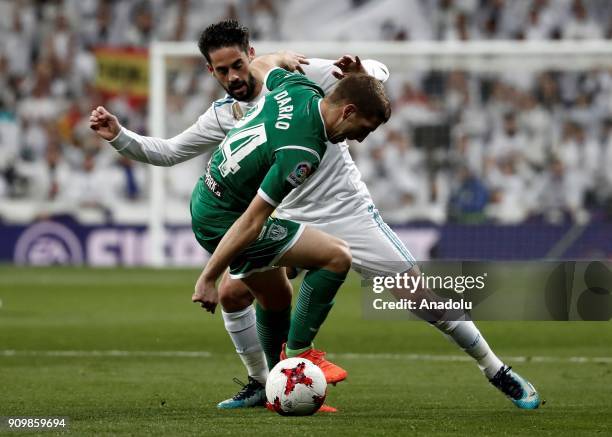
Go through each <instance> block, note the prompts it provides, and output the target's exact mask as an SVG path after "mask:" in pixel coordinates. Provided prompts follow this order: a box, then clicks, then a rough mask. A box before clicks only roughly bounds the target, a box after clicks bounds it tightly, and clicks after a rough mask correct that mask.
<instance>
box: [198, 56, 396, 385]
mask: <svg viewBox="0 0 612 437" xmlns="http://www.w3.org/2000/svg"><path fill="white" fill-rule="evenodd" d="M274 67H275V65H274V64H273V63H272V62H270V61H269V60H268V58H266V57H262V58H258V59H256V60H254V61H253V62H252V64H251V67H250V68H251V71H252V73H253V75H254V76H256V77H257V78H258V79H262V80H263V82H264V84H265V85H266V87H267V88H268V89H269V90H270V93H269V94H268V95H267V96H266V97H265V98H263V99H261V100H260V101H259V102H258V104H257V105H256V106H255V107H253V108H252V109H251V110H250V111H249V112H248V113H247V114H246V115H245V117H244V118H243V119H242V120H240V121H239V122H238V123H237V124H236V126H235V128H234V129H232V130H231V131H230V132H229V134H228V135H227V137H226V139H225V140H224V141H223V142H222V143H221V144H220V146H219V148H218V149H217V150H216V151H215V152H214V154H213V155H212V157H211V159H210V161H209V164H208V169H207V171H206V173H205V174H204V175H203V176H202V177H201V178H200V180H199V181H198V184H197V185H196V187H195V189H194V191H193V195H192V200H191V214H192V226H193V231H194V233H195V236H196V238H197V240H198V242H199V243H200V245H202V247H204V248H205V249H206V250H207V251H208V252H210V253H212V256H211V258H210V260H209V261H208V263H207V265H206V268H205V269H204V272H203V273H202V275H201V276H200V279H199V282H200V284H199V287H198V289H200V290H203V293H207V292H210V293H214V292H215V291H216V282H217V280H218V279H219V277H220V276H221V275H222V274H223V272H224V271H225V270H226V268H227V267H229V268H230V276H231V277H232V278H233V279H240V280H241V281H242V282H243V283H244V284H246V285H247V286H248V287H249V289H250V290H251V292H252V294H253V295H254V297H255V298H256V299H257V306H256V311H257V320H258V335H259V337H260V341H261V343H262V347H263V350H264V352H265V354H266V358H267V361H268V365H269V367H270V368H271V367H272V366H274V365H275V364H276V363H277V362H278V361H279V357H280V355H281V346H282V343H283V342H284V341H286V342H287V344H286V348H284V349H283V350H282V354H283V356H287V357H292V356H300V357H304V358H308V357H309V356H311V355H312V354H316V353H317V351H315V350H314V349H313V348H312V341H313V339H314V337H315V335H316V333H317V331H318V330H319V327H320V326H321V324H322V323H323V322H324V320H325V318H326V317H327V314H328V313H329V311H330V309H331V307H332V306H333V301H334V296H335V294H336V292H337V291H338V289H339V287H340V286H341V285H342V283H343V282H344V279H345V278H346V275H347V272H348V271H349V269H350V268H351V255H350V251H349V249H348V247H347V245H346V243H344V241H342V240H340V239H338V238H336V237H333V236H331V235H329V234H326V233H324V232H321V231H319V230H316V229H314V228H311V227H309V226H305V225H303V224H298V223H296V222H293V221H289V220H282V219H278V218H272V217H270V216H271V214H272V212H273V211H274V209H275V208H276V206H278V205H279V204H280V202H281V201H282V200H283V198H284V197H285V196H286V195H287V194H289V193H290V192H291V190H293V189H294V188H296V187H298V186H300V185H301V184H302V183H303V182H304V181H305V180H306V179H307V178H308V177H309V176H310V175H311V174H312V173H313V172H314V171H316V169H317V167H318V166H319V163H320V162H321V159H322V157H323V155H324V154H325V152H326V148H327V146H326V142H327V141H329V142H331V143H338V142H341V141H344V140H345V139H354V140H358V141H362V140H363V139H364V138H365V137H366V136H367V135H368V134H369V133H370V132H372V131H374V130H375V129H376V128H377V127H378V126H379V125H380V124H381V123H384V122H386V121H387V120H388V119H389V116H390V114H391V106H390V103H389V99H388V98H387V96H386V94H385V91H384V87H383V85H382V84H381V83H380V81H378V80H377V79H375V78H373V77H371V76H368V75H365V74H355V75H351V76H348V77H346V78H345V79H343V80H341V81H340V82H339V83H338V85H337V87H336V88H335V89H334V90H333V91H332V92H331V93H330V94H329V95H327V96H324V95H323V91H322V90H321V89H320V88H319V87H318V86H317V85H315V84H314V83H313V82H311V81H310V80H308V79H306V78H305V77H304V76H302V75H300V74H296V73H289V72H287V71H285V70H283V69H280V68H274ZM333 146H335V144H332V145H330V147H333ZM281 266H287V267H299V268H305V269H308V270H309V272H308V273H307V274H306V276H305V277H304V280H303V282H302V286H301V288H300V294H299V297H298V300H297V303H296V308H295V311H294V314H293V316H291V294H292V293H291V291H292V290H291V283H290V282H289V280H288V279H287V276H286V274H285V271H284V269H282V268H279V267H281ZM194 299H195V297H194ZM313 358H315V357H314V356H313ZM317 358H319V357H317ZM313 361H314V360H313ZM316 361H319V362H320V364H319V366H320V367H321V369H322V370H323V372H324V373H325V374H326V378H327V380H328V381H332V382H335V381H341V380H342V379H344V378H345V377H346V372H345V371H344V370H343V369H341V368H340V367H338V366H336V365H334V364H333V363H330V362H329V361H327V360H323V361H322V362H321V360H320V359H319V360H316Z"/></svg>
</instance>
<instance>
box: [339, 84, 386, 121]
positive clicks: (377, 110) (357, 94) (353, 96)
mask: <svg viewBox="0 0 612 437" xmlns="http://www.w3.org/2000/svg"><path fill="white" fill-rule="evenodd" d="M329 101H330V102H331V103H333V104H348V103H352V104H353V105H355V106H356V107H357V112H358V113H359V114H361V115H363V116H365V117H368V118H375V119H376V120H378V121H380V122H381V123H386V122H387V120H389V117H391V103H390V102H389V97H387V93H386V92H385V87H384V86H383V84H382V82H381V81H379V80H378V79H376V78H374V77H372V76H370V75H368V74H362V73H359V74H350V75H348V76H346V77H345V78H344V79H342V80H340V82H338V85H336V88H334V90H333V91H332V92H331V94H330V95H329Z"/></svg>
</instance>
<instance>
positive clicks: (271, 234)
mask: <svg viewBox="0 0 612 437" xmlns="http://www.w3.org/2000/svg"><path fill="white" fill-rule="evenodd" d="M266 237H267V238H269V239H270V240H272V241H280V240H283V239H284V238H285V237H287V228H286V227H284V226H282V225H279V224H277V223H272V224H271V225H270V227H269V228H268V232H267V235H266Z"/></svg>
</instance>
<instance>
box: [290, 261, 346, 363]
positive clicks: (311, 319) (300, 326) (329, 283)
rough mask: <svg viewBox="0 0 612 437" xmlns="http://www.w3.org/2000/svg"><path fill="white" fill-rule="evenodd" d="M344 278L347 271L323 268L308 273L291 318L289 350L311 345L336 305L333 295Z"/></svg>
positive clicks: (305, 347)
mask: <svg viewBox="0 0 612 437" xmlns="http://www.w3.org/2000/svg"><path fill="white" fill-rule="evenodd" d="M345 278H346V273H344V274H341V273H334V272H330V271H329V270H323V269H320V270H311V271H310V272H308V273H307V274H306V276H305V277H304V280H303V281H302V286H301V287H300V294H299V296H298V298H297V303H296V305H295V311H294V313H293V317H292V318H291V328H290V329H289V338H288V340H287V349H288V350H292V351H293V352H295V351H296V350H299V349H303V350H307V349H308V348H310V347H311V344H312V340H313V339H314V338H315V336H316V335H317V332H318V331H319V327H320V326H321V325H322V324H323V322H324V321H325V318H326V317H327V314H328V313H329V310H331V308H332V306H333V305H334V296H336V292H337V291H338V289H339V288H340V286H341V285H342V283H343V282H344V279H345Z"/></svg>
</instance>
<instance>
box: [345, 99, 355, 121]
mask: <svg viewBox="0 0 612 437" xmlns="http://www.w3.org/2000/svg"><path fill="white" fill-rule="evenodd" d="M356 113H357V106H355V105H354V104H352V103H349V104H348V105H344V108H343V109H342V118H343V119H345V120H346V119H347V118H349V117H350V116H351V115H353V114H356Z"/></svg>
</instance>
